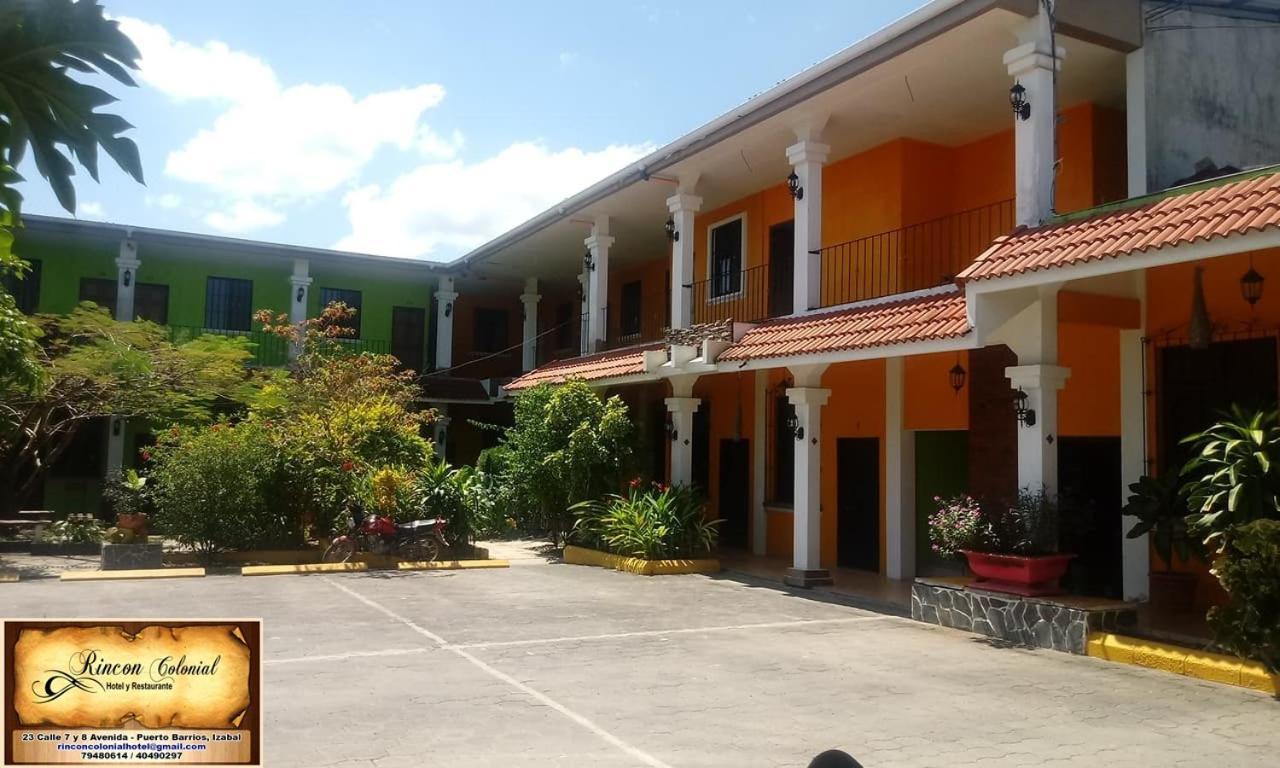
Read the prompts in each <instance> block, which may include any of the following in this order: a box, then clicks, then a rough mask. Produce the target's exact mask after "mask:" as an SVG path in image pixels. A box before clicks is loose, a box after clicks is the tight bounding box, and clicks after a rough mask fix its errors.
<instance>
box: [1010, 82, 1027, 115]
mask: <svg viewBox="0 0 1280 768" xmlns="http://www.w3.org/2000/svg"><path fill="white" fill-rule="evenodd" d="M1009 106H1011V107H1013V114H1014V117H1016V118H1018V119H1019V120H1030V119H1031V102H1029V101H1027V89H1026V88H1025V87H1024V86H1023V85H1022V83H1017V82H1015V83H1014V84H1013V87H1012V88H1010V89H1009Z"/></svg>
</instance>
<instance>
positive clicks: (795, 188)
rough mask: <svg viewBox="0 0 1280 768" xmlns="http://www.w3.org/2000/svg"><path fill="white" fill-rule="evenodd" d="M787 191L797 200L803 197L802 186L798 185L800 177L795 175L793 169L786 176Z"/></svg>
mask: <svg viewBox="0 0 1280 768" xmlns="http://www.w3.org/2000/svg"><path fill="white" fill-rule="evenodd" d="M787 191H788V192H790V193H791V196H792V197H794V198H795V199H797V200H803V199H804V187H802V186H800V177H799V176H797V175H796V172H795V171H792V172H791V174H790V175H789V176H787Z"/></svg>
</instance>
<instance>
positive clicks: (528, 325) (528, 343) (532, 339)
mask: <svg viewBox="0 0 1280 768" xmlns="http://www.w3.org/2000/svg"><path fill="white" fill-rule="evenodd" d="M541 300H542V296H540V295H539V294H538V278H536V277H529V278H525V281H524V293H522V294H520V303H521V304H523V305H524V347H523V349H522V355H521V370H525V371H532V370H533V369H534V368H536V367H537V365H538V302H539V301H541Z"/></svg>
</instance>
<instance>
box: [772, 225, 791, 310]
mask: <svg viewBox="0 0 1280 768" xmlns="http://www.w3.org/2000/svg"><path fill="white" fill-rule="evenodd" d="M795 242H796V223H795V222H794V221H784V222H782V223H781V224H774V225H773V226H772V227H769V317H782V316H783V315H789V314H791V313H792V311H793V309H792V306H791V305H792V304H793V303H794V302H793V301H792V298H791V296H792V293H791V286H792V285H793V284H794V283H795V269H794V264H795Z"/></svg>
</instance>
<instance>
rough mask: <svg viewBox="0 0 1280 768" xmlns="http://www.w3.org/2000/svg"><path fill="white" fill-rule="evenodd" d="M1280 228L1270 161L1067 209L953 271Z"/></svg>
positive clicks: (1007, 271) (974, 276) (1015, 267)
mask: <svg viewBox="0 0 1280 768" xmlns="http://www.w3.org/2000/svg"><path fill="white" fill-rule="evenodd" d="M1276 227H1280V170H1278V169H1276V168H1269V169H1267V170H1265V171H1262V172H1257V171H1254V172H1251V173H1248V174H1242V175H1241V176H1234V177H1227V178H1225V179H1219V180H1217V181H1215V182H1212V183H1209V184H1208V185H1206V184H1197V185H1194V186H1192V187H1190V188H1188V189H1185V190H1174V191H1172V192H1168V193H1164V196H1162V197H1158V198H1154V199H1149V198H1137V199H1134V200H1130V201H1126V202H1124V203H1120V204H1117V205H1115V206H1105V207H1103V208H1101V209H1099V210H1097V211H1094V212H1083V213H1082V214H1073V215H1071V216H1069V217H1066V218H1065V219H1064V220H1062V221H1059V222H1057V223H1053V224H1049V225H1047V226H1042V227H1038V228H1036V229H1021V230H1018V231H1015V232H1013V233H1012V234H1010V235H1006V236H1004V237H1000V238H997V239H996V241H995V242H994V243H993V244H992V246H991V247H990V248H988V249H987V251H986V252H985V253H983V254H982V255H981V256H979V257H978V259H977V260H976V261H975V262H974V263H973V264H971V265H969V267H967V268H966V269H965V270H964V271H962V272H961V273H960V275H959V277H958V280H960V281H962V282H963V281H969V280H988V279H991V278H997V277H1008V276H1010V275H1018V274H1022V273H1024V272H1035V271H1039V270H1044V269H1052V268H1055V267H1063V266H1067V265H1072V264H1083V263H1086V262H1091V261H1101V260H1102V259H1109V258H1120V257H1123V256H1128V255H1131V254H1136V253H1144V252H1147V251H1153V250H1156V249H1159V248H1167V247H1171V246H1175V245H1184V244H1189V243H1195V242H1200V241H1206V240H1211V239H1213V238H1218V237H1230V236H1233V235H1243V234H1246V233H1248V232H1256V231H1260V230H1264V229H1272V228H1276Z"/></svg>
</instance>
